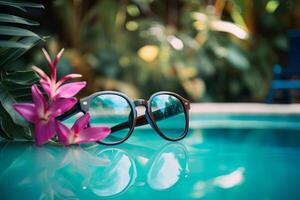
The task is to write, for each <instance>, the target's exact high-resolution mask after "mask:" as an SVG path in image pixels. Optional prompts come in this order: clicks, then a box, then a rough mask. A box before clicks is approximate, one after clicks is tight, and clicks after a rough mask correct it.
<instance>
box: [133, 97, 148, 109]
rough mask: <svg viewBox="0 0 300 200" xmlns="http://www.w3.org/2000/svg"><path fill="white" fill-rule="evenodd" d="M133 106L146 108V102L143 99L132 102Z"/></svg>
mask: <svg viewBox="0 0 300 200" xmlns="http://www.w3.org/2000/svg"><path fill="white" fill-rule="evenodd" d="M133 103H134V105H135V106H144V107H147V101H146V100H145V99H137V100H134V101H133Z"/></svg>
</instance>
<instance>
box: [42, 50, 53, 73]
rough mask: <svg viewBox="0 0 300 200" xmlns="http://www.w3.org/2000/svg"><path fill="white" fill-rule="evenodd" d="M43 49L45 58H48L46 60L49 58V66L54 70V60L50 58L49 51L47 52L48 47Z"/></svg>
mask: <svg viewBox="0 0 300 200" xmlns="http://www.w3.org/2000/svg"><path fill="white" fill-rule="evenodd" d="M42 51H43V53H44V56H45V58H46V60H47V63H48V66H49V68H50V69H51V70H52V68H53V65H52V60H51V58H50V56H49V54H48V52H47V51H46V49H44V48H42Z"/></svg>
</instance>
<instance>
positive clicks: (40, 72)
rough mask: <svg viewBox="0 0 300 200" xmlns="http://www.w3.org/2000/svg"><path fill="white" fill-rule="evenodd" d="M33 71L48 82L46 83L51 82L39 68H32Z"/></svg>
mask: <svg viewBox="0 0 300 200" xmlns="http://www.w3.org/2000/svg"><path fill="white" fill-rule="evenodd" d="M32 69H33V70H34V71H35V72H36V73H38V75H39V76H40V77H41V78H42V79H44V80H46V81H50V78H49V76H48V75H47V74H46V73H45V72H44V71H43V70H41V69H40V68H38V67H37V66H34V65H33V66H32Z"/></svg>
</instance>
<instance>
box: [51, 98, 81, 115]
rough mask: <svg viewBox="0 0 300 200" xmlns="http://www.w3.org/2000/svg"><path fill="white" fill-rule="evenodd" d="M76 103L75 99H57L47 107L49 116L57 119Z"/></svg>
mask: <svg viewBox="0 0 300 200" xmlns="http://www.w3.org/2000/svg"><path fill="white" fill-rule="evenodd" d="M76 103H77V99H76V98H59V99H56V100H54V101H53V102H52V103H51V105H50V107H49V114H50V115H51V116H52V117H57V116H59V115H62V114H64V113H65V112H67V111H69V110H70V109H71V108H73V106H74V105H75V104H76Z"/></svg>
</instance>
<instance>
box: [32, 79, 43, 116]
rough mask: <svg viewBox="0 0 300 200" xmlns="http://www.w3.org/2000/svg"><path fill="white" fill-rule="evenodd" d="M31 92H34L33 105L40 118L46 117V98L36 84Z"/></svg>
mask: <svg viewBox="0 0 300 200" xmlns="http://www.w3.org/2000/svg"><path fill="white" fill-rule="evenodd" d="M31 92H32V98H33V103H34V105H35V109H36V112H38V113H37V114H38V116H40V117H41V116H44V114H45V111H46V101H45V98H44V97H43V95H42V93H41V91H40V90H39V88H38V87H37V86H36V85H35V84H34V85H33V86H32V87H31Z"/></svg>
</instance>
